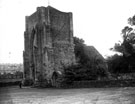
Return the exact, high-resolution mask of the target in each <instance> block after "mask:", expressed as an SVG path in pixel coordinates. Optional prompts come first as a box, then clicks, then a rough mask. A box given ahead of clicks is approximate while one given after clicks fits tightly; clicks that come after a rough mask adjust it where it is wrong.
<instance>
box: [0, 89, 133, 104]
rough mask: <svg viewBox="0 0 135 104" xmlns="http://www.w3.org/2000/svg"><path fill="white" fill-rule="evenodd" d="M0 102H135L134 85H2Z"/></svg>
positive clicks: (93, 103) (101, 103)
mask: <svg viewBox="0 0 135 104" xmlns="http://www.w3.org/2000/svg"><path fill="white" fill-rule="evenodd" d="M0 104H135V87H124V88H120V87H119V88H81V89H45V88H44V89H43V88H42V89H41V88H40V89H38V88H30V87H24V88H22V89H20V88H19V87H18V86H14V87H3V88H1V89H0Z"/></svg>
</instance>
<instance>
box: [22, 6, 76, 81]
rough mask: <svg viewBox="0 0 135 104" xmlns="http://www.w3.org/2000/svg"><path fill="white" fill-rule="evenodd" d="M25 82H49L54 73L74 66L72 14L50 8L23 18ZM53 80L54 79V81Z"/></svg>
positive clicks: (39, 10) (38, 10) (42, 8)
mask: <svg viewBox="0 0 135 104" xmlns="http://www.w3.org/2000/svg"><path fill="white" fill-rule="evenodd" d="M24 40H25V41H24V47H25V48H24V54H23V57H24V78H25V79H32V80H34V81H40V80H42V81H43V80H52V78H53V74H54V72H55V73H56V72H58V73H60V74H62V73H64V67H68V66H70V65H72V64H74V63H75V54H74V44H73V21H72V13H70V12H69V13H65V12H61V11H59V10H57V9H55V8H53V7H51V6H48V7H38V8H37V11H36V12H35V13H33V14H32V15H31V16H26V29H25V32H24ZM54 80H56V78H55V79H54Z"/></svg>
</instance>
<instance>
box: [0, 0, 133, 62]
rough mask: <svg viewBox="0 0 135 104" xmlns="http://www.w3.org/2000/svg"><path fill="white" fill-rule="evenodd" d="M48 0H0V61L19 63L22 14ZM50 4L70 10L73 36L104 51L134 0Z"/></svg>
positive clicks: (65, 0) (71, 0)
mask: <svg viewBox="0 0 135 104" xmlns="http://www.w3.org/2000/svg"><path fill="white" fill-rule="evenodd" d="M47 3H48V1H47V0H0V63H22V62H23V49H24V37H23V34H24V30H25V16H26V15H31V14H32V13H33V12H35V11H36V7H38V6H47ZM50 5H51V6H53V7H54V8H57V9H59V10H61V11H64V12H73V25H74V36H77V37H80V38H83V39H84V40H85V43H86V44H87V45H93V46H95V48H97V50H98V51H99V52H100V53H101V54H102V55H103V56H105V55H110V54H111V52H110V51H109V48H111V47H113V45H114V43H115V42H118V40H120V33H121V29H122V28H123V27H124V26H126V25H127V19H128V18H129V17H130V16H133V15H134V14H135V1H134V0H50Z"/></svg>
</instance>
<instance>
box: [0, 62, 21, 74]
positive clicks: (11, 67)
mask: <svg viewBox="0 0 135 104" xmlns="http://www.w3.org/2000/svg"><path fill="white" fill-rule="evenodd" d="M16 71H20V72H23V64H0V73H1V74H4V73H15V72H16Z"/></svg>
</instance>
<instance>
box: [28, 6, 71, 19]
mask: <svg viewBox="0 0 135 104" xmlns="http://www.w3.org/2000/svg"><path fill="white" fill-rule="evenodd" d="M36 10H37V11H39V12H43V11H45V10H49V11H51V10H56V11H58V12H61V13H72V12H63V11H60V10H58V9H56V8H54V7H52V6H47V7H44V6H40V7H37V9H36ZM37 11H36V12H37ZM36 12H34V13H33V14H35V13H36ZM33 14H31V15H30V16H32V15H33ZM26 17H28V16H26Z"/></svg>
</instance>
